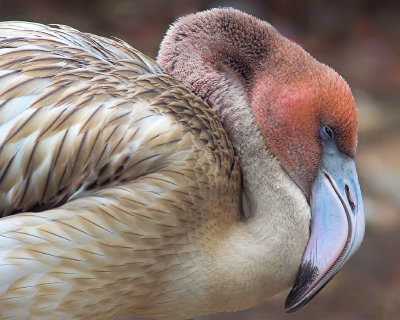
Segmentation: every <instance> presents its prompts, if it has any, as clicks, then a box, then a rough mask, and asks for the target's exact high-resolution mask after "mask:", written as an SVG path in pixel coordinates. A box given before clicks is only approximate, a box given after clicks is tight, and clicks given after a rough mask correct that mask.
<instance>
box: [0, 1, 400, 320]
mask: <svg viewBox="0 0 400 320" xmlns="http://www.w3.org/2000/svg"><path fill="white" fill-rule="evenodd" d="M218 6H232V7H235V8H237V9H241V10H243V11H246V12H247V13H250V14H252V15H255V16H257V17H259V18H261V19H263V20H267V21H269V22H270V23H271V24H273V25H274V26H275V27H276V28H277V29H278V30H279V31H280V32H281V33H282V34H284V35H285V36H287V37H289V38H290V39H292V40H293V41H296V42H297V43H299V44H301V45H302V46H303V47H304V48H305V49H306V50H307V51H309V52H310V53H311V54H312V55H313V56H314V57H315V58H317V59H318V60H320V61H322V62H325V63H326V64H328V65H330V66H332V67H333V68H334V69H336V70H337V71H338V73H339V74H341V75H342V76H343V77H344V78H345V79H346V80H347V81H348V82H349V84H350V86H351V87H352V90H353V93H354V96H355V99H356V102H357V105H358V110H359V121H360V129H359V147H358V154H357V166H358V172H359V176H360V177H359V178H360V183H361V189H362V191H363V196H364V201H365V202H364V205H365V213H366V215H367V232H366V236H365V240H364V243H363V245H362V247H361V249H360V250H359V251H358V252H357V253H356V254H355V256H354V257H353V258H352V259H351V261H350V263H348V264H347V265H346V266H345V267H344V268H343V270H342V271H341V272H340V273H339V274H338V275H337V276H336V277H335V279H334V280H333V281H332V282H331V283H330V284H329V285H328V286H327V287H326V288H325V289H324V290H323V291H322V292H321V293H320V294H319V295H318V296H317V297H316V298H315V299H314V300H313V301H312V302H311V303H310V304H309V305H308V306H307V307H305V308H304V309H303V310H301V311H300V312H298V313H295V314H290V315H287V314H285V313H284V308H283V304H284V299H285V295H286V293H285V294H282V295H278V296H277V297H275V298H273V299H272V300H270V301H267V302H266V303H264V304H263V305H260V306H259V307H257V308H254V309H252V310H248V311H242V312H237V313H231V314H218V315H213V316H209V317H203V318H202V319H203V320H224V319H232V320H239V319H241V320H243V319H246V320H256V319H259V320H261V319H263V320H286V319H290V320H303V319H307V320H308V319H326V320H339V319H340V320H355V319H362V320H397V319H400V105H399V104H400V1H398V0H386V1H385V0H382V1H374V0H356V1H346V0H336V1H322V0H309V1H293V0H292V1H290V0H264V1H261V0H260V1H251V0H247V1H239V0H238V1H211V0H190V1H184V0H143V1H141V0H137V1H135V0H131V1H129V0H113V1H106V0H68V1H65V0H60V1H56V0H12V1H9V0H8V1H3V0H0V8H1V9H0V20H28V21H36V22H42V23H60V24H67V25H70V26H72V27H75V28H77V29H80V30H81V31H86V32H91V33H96V34H99V35H103V36H116V37H118V38H121V39H123V40H125V41H126V42H128V43H130V44H131V45H133V46H134V47H136V48H137V49H139V50H141V51H142V52H144V53H146V54H147V55H149V56H150V57H152V58H155V57H156V55H157V51H158V45H159V43H160V42H161V39H162V37H163V35H164V33H165V31H166V29H167V28H168V25H169V24H170V23H172V22H173V21H174V20H175V19H176V18H177V17H179V16H182V15H185V14H188V13H193V12H196V11H200V10H204V9H209V8H212V7H218ZM123 319H133V318H132V317H130V318H128V317H124V318H123Z"/></svg>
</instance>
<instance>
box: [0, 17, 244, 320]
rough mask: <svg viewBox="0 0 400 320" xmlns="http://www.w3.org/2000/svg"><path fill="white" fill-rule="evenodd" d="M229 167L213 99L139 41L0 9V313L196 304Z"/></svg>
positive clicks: (106, 314) (45, 314)
mask: <svg viewBox="0 0 400 320" xmlns="http://www.w3.org/2000/svg"><path fill="white" fill-rule="evenodd" d="M240 179H241V178H240V171H239V165H238V160H237V157H236V156H235V155H234V152H233V148H232V146H231V143H230V142H229V140H228V137H227V135H226V133H225V131H224V130H223V129H222V125H221V123H220V122H219V120H218V119H217V118H216V117H215V115H214V113H213V111H212V110H211V109H210V108H208V106H207V105H206V104H205V103H204V102H203V101H202V100H200V99H199V98H197V97H196V96H194V95H193V94H192V93H190V92H189V91H188V90H187V89H185V88H184V87H183V86H181V85H179V84H178V83H177V82H176V81H175V80H173V79H172V78H171V77H170V76H168V75H166V74H164V73H163V71H162V70H161V68H160V67H159V66H158V65H157V64H156V63H155V62H153V61H152V60H151V59H149V58H148V57H146V56H145V55H143V54H141V53H140V52H138V51H137V50H135V49H133V48H132V47H130V46H129V45H128V44H126V43H124V42H122V41H120V40H111V39H106V38H102V37H98V36H95V35H92V34H85V33H81V32H78V31H76V30H75V29H72V28H69V27H66V26H43V25H40V24H34V23H21V22H7V23H0V216H3V218H1V219H0V275H1V276H0V319H18V320H20V319H88V318H90V319H92V320H93V319H108V318H112V317H114V316H116V315H118V314H120V313H122V312H136V313H142V314H145V315H146V316H153V317H158V318H161V319H162V318H164V317H165V318H173V317H174V316H176V317H178V315H179V317H181V318H184V317H185V314H193V313H194V311H193V310H192V309H191V308H195V304H194V303H193V301H191V304H189V303H188V301H189V300H190V299H191V297H192V294H193V292H194V291H196V297H198V296H200V297H201V296H202V295H201V294H199V293H200V292H203V291H204V290H206V289H205V288H204V286H205V283H206V281H205V280H206V279H205V278H206V277H207V273H206V272H203V273H202V272H199V274H202V275H203V276H198V277H195V278H194V277H190V274H192V273H193V272H195V271H200V270H203V269H204V270H205V265H206V264H207V263H209V262H210V260H211V259H212V253H213V251H214V250H215V248H214V247H208V244H207V243H208V242H207V241H205V240H204V239H207V237H210V236H211V235H213V236H214V237H215V239H218V238H220V237H222V236H223V235H222V234H221V231H220V229H219V228H217V227H216V226H217V225H218V223H220V221H224V223H226V224H227V225H229V221H232V222H233V221H237V220H238V219H239V211H240V205H239V203H240V201H239V195H240ZM232 199H233V200H234V201H232ZM185 230H191V232H183V231H185ZM217 245H218V241H216V242H213V246H217ZM200 255H201V256H202V259H201V261H202V263H203V264H199V263H194V260H193V259H194V258H195V257H197V256H200ZM188 257H190V259H188ZM197 261H200V260H197ZM167 270H168V272H167ZM100 275H101V276H100ZM184 288H186V289H184ZM203 296H204V295H203ZM27 297H29V298H27ZM196 303H198V304H201V303H202V301H201V299H199V301H197V302H196ZM49 310H52V311H51V312H49ZM72 310H73V311H72ZM178 312H179V313H178ZM166 314H169V317H167V316H165V315H166Z"/></svg>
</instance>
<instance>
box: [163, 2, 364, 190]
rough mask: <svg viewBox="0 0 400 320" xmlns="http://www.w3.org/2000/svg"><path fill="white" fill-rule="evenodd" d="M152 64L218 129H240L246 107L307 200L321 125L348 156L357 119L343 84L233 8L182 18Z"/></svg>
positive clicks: (353, 146)
mask: <svg viewBox="0 0 400 320" xmlns="http://www.w3.org/2000/svg"><path fill="white" fill-rule="evenodd" d="M158 61H159V63H160V64H161V66H162V67H163V68H164V69H165V70H166V71H167V72H169V73H170V74H171V75H172V76H174V78H176V79H177V80H179V81H181V82H182V83H183V84H184V85H186V86H187V87H188V88H189V89H190V90H192V91H193V92H194V93H196V94H197V95H199V96H201V97H202V98H203V99H205V100H206V101H207V102H208V103H209V104H210V106H211V107H212V108H213V109H214V110H215V111H216V112H217V114H218V115H219V116H220V118H221V120H222V121H223V123H224V124H225V125H227V123H228V122H232V121H235V122H236V123H237V124H238V125H240V119H239V120H238V117H237V115H236V114H235V110H236V108H235V106H236V104H237V103H238V101H247V102H248V104H249V107H250V108H251V109H252V112H253V115H254V118H255V120H256V122H257V124H258V127H259V130H260V131H261V133H262V135H263V137H264V139H265V143H266V145H267V146H268V148H269V149H270V150H271V151H272V153H273V154H274V155H275V156H276V157H277V158H278V159H279V161H280V162H281V164H282V167H283V168H284V169H285V170H286V172H287V173H288V174H289V175H290V176H291V178H292V179H293V180H294V181H295V182H296V183H297V184H298V185H299V186H300V188H301V189H302V190H303V192H304V194H305V195H306V197H308V196H309V194H310V190H311V184H312V182H313V180H314V178H315V175H316V172H317V170H318V167H319V164H320V160H321V155H322V150H321V146H320V143H319V137H318V131H319V129H320V127H321V126H323V125H328V126H330V127H331V128H332V129H333V131H334V133H335V138H336V142H337V145H338V147H339V149H340V150H341V151H342V152H343V153H346V154H348V155H350V156H354V154H355V149H356V144H357V115H356V109H355V105H354V101H353V97H352V95H351V92H350V89H349V87H348V85H347V84H346V82H345V81H344V80H343V79H342V78H341V77H340V76H339V75H338V74H337V73H336V72H335V71H333V70H332V69H330V68H329V67H327V66H326V65H324V64H321V63H319V62H318V61H316V60H315V59H314V58H312V57H311V56H310V55H309V54H308V53H307V52H305V51H304V50H303V49H302V48H301V47H300V46H298V45H296V44H295V43H293V42H291V41H289V40H288V39H286V38H284V37H282V36H281V35H280V34H279V33H278V32H277V31H276V30H275V29H274V28H273V27H272V26H271V25H269V24H268V23H266V22H263V21H261V20H258V19H256V18H254V17H252V16H249V15H247V14H245V13H243V12H240V11H238V10H234V9H214V10H210V11H205V12H202V13H199V14H195V15H190V16H187V17H184V18H182V19H179V20H178V22H176V23H175V25H174V26H173V27H172V28H171V29H170V30H169V32H168V33H167V36H166V37H165V39H164V41H163V43H162V45H161V49H160V53H159V57H158ZM232 84H233V86H232ZM238 96H241V99H237V97H238ZM235 97H236V99H235ZM237 124H235V125H237Z"/></svg>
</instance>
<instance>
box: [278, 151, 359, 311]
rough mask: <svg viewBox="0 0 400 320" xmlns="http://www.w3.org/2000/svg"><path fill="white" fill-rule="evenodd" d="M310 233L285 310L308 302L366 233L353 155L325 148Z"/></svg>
mask: <svg viewBox="0 0 400 320" xmlns="http://www.w3.org/2000/svg"><path fill="white" fill-rule="evenodd" d="M310 203H311V234H310V238H309V241H308V244H307V247H306V249H305V251H304V254H303V258H302V262H301V265H300V269H299V271H298V274H297V279H296V281H295V284H294V286H293V288H292V289H291V291H290V292H289V294H288V296H287V298H286V302H285V309H286V312H293V311H296V310H298V309H300V308H301V307H303V306H304V305H306V304H307V303H308V302H309V301H310V300H311V299H312V298H313V297H314V296H315V295H316V294H317V293H318V292H319V291H320V290H321V289H322V288H323V287H324V286H325V285H326V284H327V283H328V282H329V281H330V280H331V279H332V278H333V277H334V276H335V274H336V273H337V272H338V271H339V270H340V269H341V268H342V266H343V265H344V264H345V263H346V261H347V260H348V259H349V258H350V257H351V255H352V254H353V253H354V252H355V251H356V250H357V249H358V247H359V246H360V244H361V242H362V239H363V237H364V229H365V218H364V209H363V201H362V197H361V191H360V186H359V183H358V178H357V172H356V167H355V164H354V160H353V158H351V157H349V156H347V155H344V154H342V153H341V152H339V151H338V150H337V148H335V149H334V150H329V151H328V152H325V151H324V155H323V159H322V164H321V168H320V170H319V172H318V175H317V177H316V179H315V181H314V184H313V186H312V191H311V201H310Z"/></svg>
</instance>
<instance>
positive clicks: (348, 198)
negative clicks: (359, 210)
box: [344, 184, 356, 211]
mask: <svg viewBox="0 0 400 320" xmlns="http://www.w3.org/2000/svg"><path fill="white" fill-rule="evenodd" d="M344 189H345V191H346V197H347V200H348V201H349V204H350V207H351V210H353V211H354V210H355V209H356V204H355V203H354V197H353V194H352V193H351V191H350V188H349V186H348V185H347V184H346V185H345V187H344Z"/></svg>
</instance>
